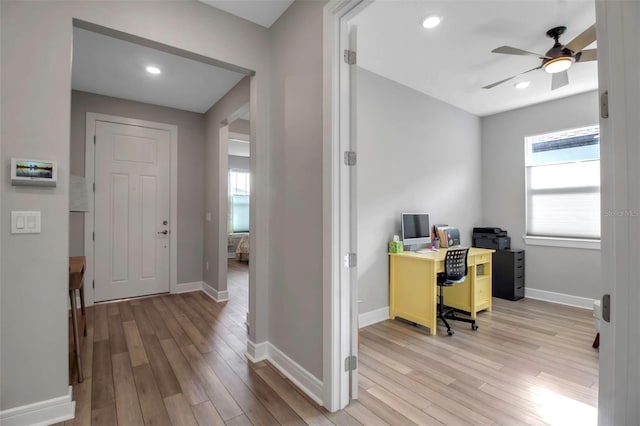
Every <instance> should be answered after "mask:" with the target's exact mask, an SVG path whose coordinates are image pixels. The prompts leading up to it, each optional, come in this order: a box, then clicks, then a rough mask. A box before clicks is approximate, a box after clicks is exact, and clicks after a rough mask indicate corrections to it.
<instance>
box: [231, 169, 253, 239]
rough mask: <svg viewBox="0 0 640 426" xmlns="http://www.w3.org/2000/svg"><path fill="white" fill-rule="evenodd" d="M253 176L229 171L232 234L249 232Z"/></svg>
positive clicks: (243, 172)
mask: <svg viewBox="0 0 640 426" xmlns="http://www.w3.org/2000/svg"><path fill="white" fill-rule="evenodd" d="M250 182H251V175H250V173H249V172H247V171H244V170H236V169H231V170H229V225H230V230H231V232H249V193H250V189H251V188H250Z"/></svg>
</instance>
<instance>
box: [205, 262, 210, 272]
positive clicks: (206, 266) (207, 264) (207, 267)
mask: <svg viewBox="0 0 640 426" xmlns="http://www.w3.org/2000/svg"><path fill="white" fill-rule="evenodd" d="M204 269H206V270H207V271H208V270H209V262H204Z"/></svg>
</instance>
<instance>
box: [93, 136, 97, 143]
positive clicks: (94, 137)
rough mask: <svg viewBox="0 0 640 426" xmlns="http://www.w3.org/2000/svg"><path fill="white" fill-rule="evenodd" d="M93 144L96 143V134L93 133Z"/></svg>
mask: <svg viewBox="0 0 640 426" xmlns="http://www.w3.org/2000/svg"><path fill="white" fill-rule="evenodd" d="M93 144H94V145H95V144H96V135H93Z"/></svg>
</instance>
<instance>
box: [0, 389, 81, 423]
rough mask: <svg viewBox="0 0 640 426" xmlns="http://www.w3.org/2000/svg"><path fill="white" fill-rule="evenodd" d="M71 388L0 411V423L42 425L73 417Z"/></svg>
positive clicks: (74, 411)
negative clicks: (57, 395)
mask: <svg viewBox="0 0 640 426" xmlns="http://www.w3.org/2000/svg"><path fill="white" fill-rule="evenodd" d="M71 389H72V388H71V386H69V392H68V393H67V394H66V395H64V396H59V397H57V398H51V399H47V400H45V401H40V402H35V403H33V404H28V405H22V406H20V407H15V408H10V409H8V410H3V411H0V424H1V425H2V426H25V425H34V426H40V425H42V426H44V425H51V424H54V423H59V422H63V421H65V420H70V419H73V418H74V417H75V413H76V402H75V401H73V399H72V397H71Z"/></svg>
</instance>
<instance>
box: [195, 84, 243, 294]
mask: <svg viewBox="0 0 640 426" xmlns="http://www.w3.org/2000/svg"><path fill="white" fill-rule="evenodd" d="M250 95H251V94H250V80H249V78H248V77H246V78H243V79H242V80H240V82H239V83H238V84H236V85H235V86H234V87H233V89H231V90H230V91H229V92H228V93H227V94H226V95H224V96H223V97H222V99H220V100H219V101H218V102H217V103H216V104H215V105H214V106H213V107H211V109H210V110H209V111H207V113H206V114H205V138H206V141H207V142H206V149H205V158H206V180H205V192H206V197H205V211H206V212H210V213H211V222H208V221H207V222H205V239H204V258H205V268H204V271H203V276H204V282H205V283H207V284H208V285H210V286H211V287H213V288H215V289H216V290H218V291H223V290H226V289H227V233H228V223H227V210H228V209H227V207H228V206H227V204H228V203H229V200H228V199H227V182H228V180H227V174H228V173H229V166H228V157H229V156H228V155H227V151H228V148H227V144H228V142H227V141H226V140H225V141H223V144H221V141H220V128H221V127H222V123H223V122H225V121H226V120H228V119H229V117H230V116H232V115H233V114H235V113H236V112H237V111H238V110H239V109H240V108H242V107H243V106H245V105H247V104H248V103H249V100H250ZM206 262H208V263H209V270H206Z"/></svg>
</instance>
